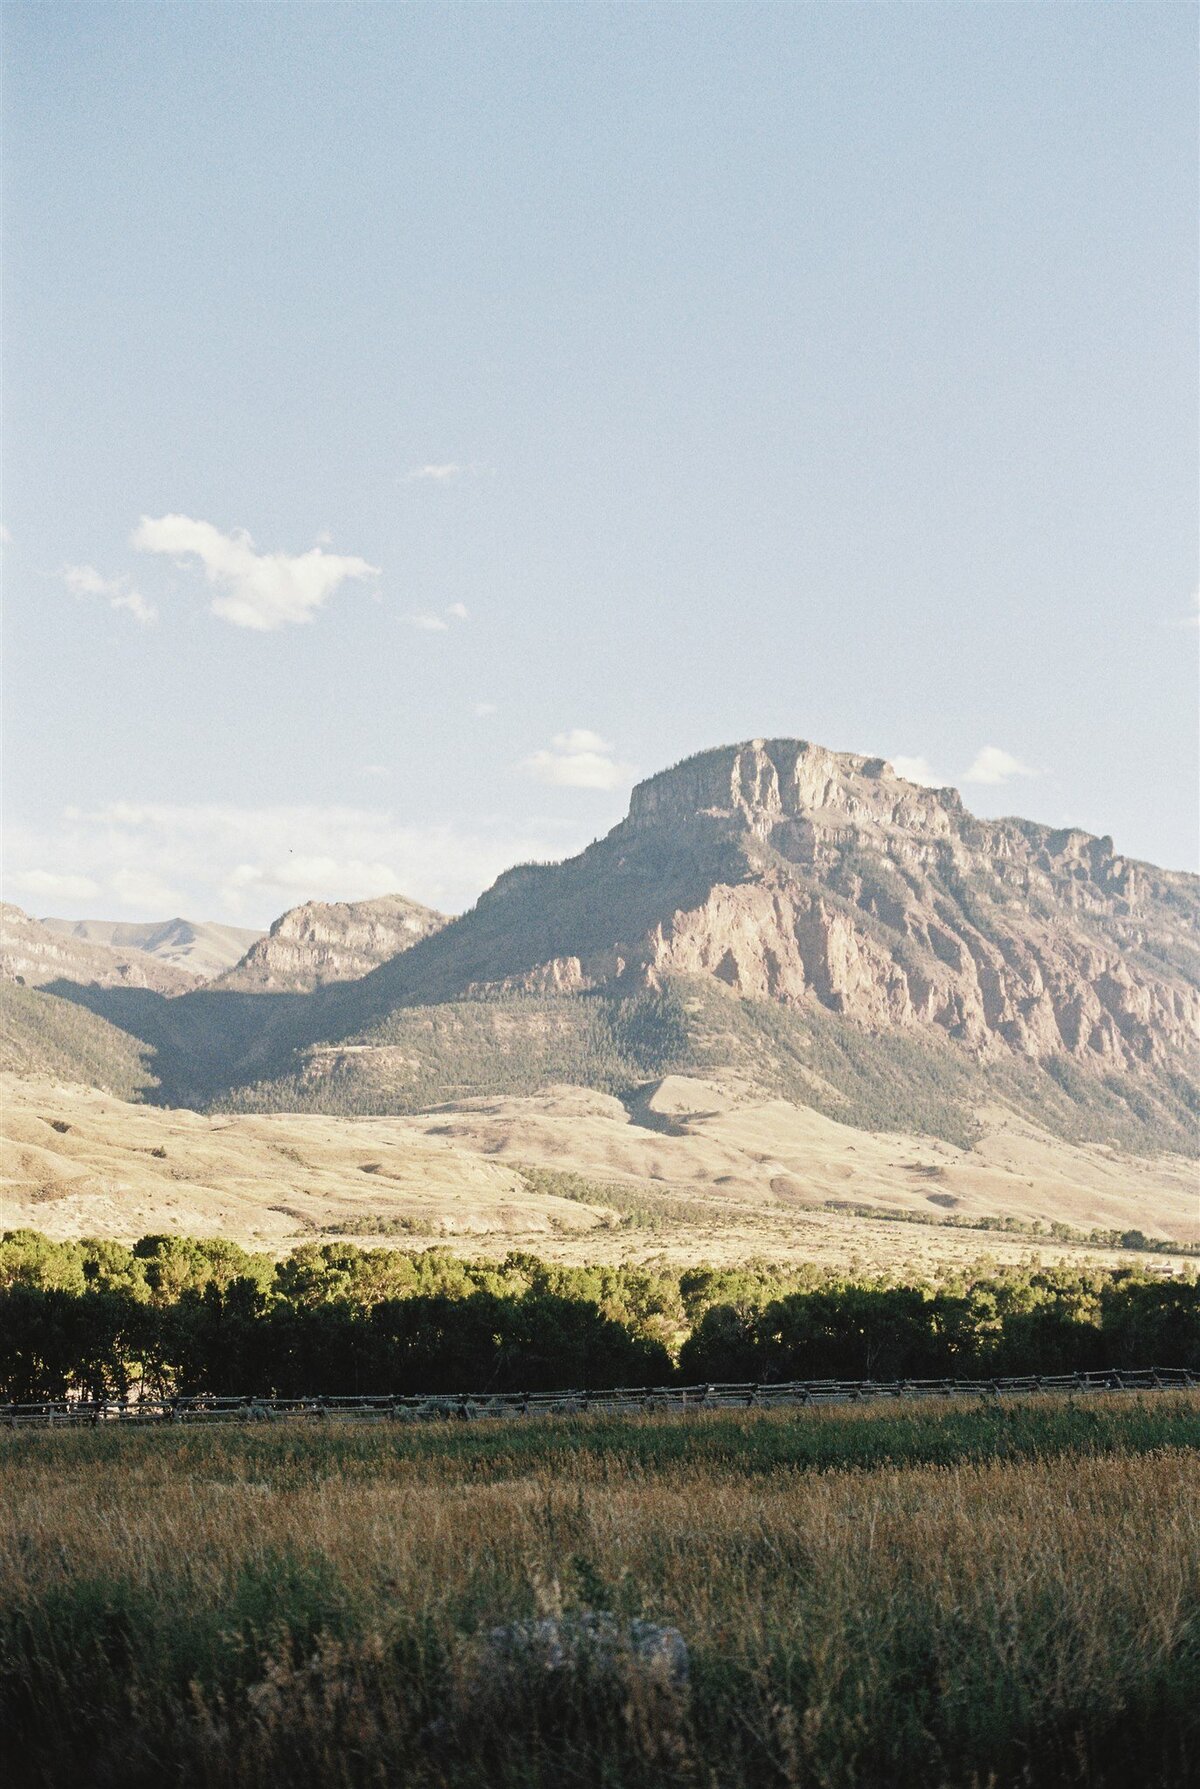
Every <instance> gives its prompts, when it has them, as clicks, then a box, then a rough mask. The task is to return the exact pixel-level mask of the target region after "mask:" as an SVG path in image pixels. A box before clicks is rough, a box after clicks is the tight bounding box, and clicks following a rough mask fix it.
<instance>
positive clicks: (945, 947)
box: [386, 740, 1200, 1072]
mask: <svg viewBox="0 0 1200 1789" xmlns="http://www.w3.org/2000/svg"><path fill="white" fill-rule="evenodd" d="M1198 919H1200V880H1198V879H1197V878H1196V877H1194V876H1188V875H1185V874H1182V873H1178V872H1171V871H1164V870H1157V869H1155V868H1153V867H1152V866H1151V865H1148V864H1142V863H1135V862H1133V861H1131V860H1130V859H1128V858H1126V857H1123V856H1121V855H1120V854H1119V853H1117V852H1116V851H1115V849H1114V847H1113V842H1112V840H1111V839H1108V838H1104V839H1097V838H1092V837H1091V836H1090V835H1088V834H1086V833H1083V832H1078V831H1071V830H1067V831H1055V830H1053V829H1052V828H1050V827H1046V826H1039V825H1036V824H1034V823H1033V822H1031V821H1027V820H1016V819H1005V820H993V821H985V820H977V819H975V818H974V816H972V815H971V814H969V813H968V812H967V811H966V809H965V808H964V807H963V805H962V802H961V800H960V798H959V796H958V794H957V792H956V791H955V790H953V789H927V788H922V787H919V786H917V785H916V784H913V783H910V782H906V781H905V780H904V779H903V778H901V777H899V776H897V775H896V774H895V772H894V771H893V770H892V768H891V766H890V765H888V764H886V763H885V762H884V761H883V760H881V759H878V758H862V757H856V756H852V755H851V754H849V753H837V752H831V751H826V750H824V749H823V748H821V747H820V746H814V745H810V744H808V743H806V742H803V741H798V740H771V741H763V740H753V741H750V742H749V743H747V744H745V745H739V746H733V747H729V748H726V749H724V750H720V751H714V752H707V753H704V754H703V755H701V756H699V757H695V758H691V759H688V760H686V761H685V762H684V763H683V764H680V765H678V766H676V768H675V769H673V770H669V771H664V772H663V773H661V774H660V775H658V776H655V777H652V778H650V780H649V781H647V782H645V783H642V784H640V785H639V786H638V787H637V788H636V789H635V790H634V792H633V797H632V801H631V804H630V810H629V814H628V817H627V818H626V819H625V820H624V821H623V822H622V823H621V824H620V825H619V826H618V827H616V828H615V829H614V831H613V832H611V833H610V834H609V835H608V837H607V838H605V839H602V840H600V841H599V842H598V843H597V844H595V845H593V846H591V847H590V848H589V849H588V850H587V851H585V852H584V853H583V854H582V855H581V856H580V857H577V858H573V859H571V860H569V861H568V862H566V863H563V864H554V865H546V866H525V867H523V868H520V869H516V870H511V871H509V872H508V873H507V875H504V876H501V877H500V879H499V881H498V882H497V883H496V884H495V885H494V887H493V888H492V889H490V890H489V891H488V893H487V894H485V895H484V896H483V898H482V899H481V900H480V901H479V903H478V905H477V906H476V908H475V909H474V910H473V911H472V912H471V913H470V914H468V915H466V916H465V917H464V918H463V919H461V920H459V921H458V922H457V923H456V924H455V925H453V926H452V927H450V928H448V929H447V930H446V931H444V932H443V933H442V934H441V935H440V936H439V937H438V938H437V939H436V940H434V941H432V942H431V943H430V944H427V945H426V946H425V947H424V949H422V950H421V951H419V952H417V953H415V954H414V955H413V956H412V957H410V958H408V959H406V960H405V961H404V962H400V963H395V964H393V965H391V967H390V968H389V970H388V971H386V979H387V985H388V987H389V990H390V991H391V992H392V993H393V994H394V995H397V996H401V997H404V998H413V997H414V996H419V997H421V998H423V999H428V998H431V997H432V998H436V999H445V998H447V997H449V996H452V995H456V994H463V993H468V992H475V991H479V990H481V989H484V988H489V989H510V990H518V989H519V990H520V991H522V992H551V991H553V992H578V991H580V990H583V989H591V988H598V987H613V986H618V985H619V986H624V987H632V986H650V987H657V986H661V985H662V984H663V983H664V982H665V981H666V980H667V979H669V978H671V977H675V976H680V975H686V976H694V975H701V976H706V977H712V978H714V979H715V980H717V981H719V982H721V983H722V984H723V985H724V986H725V987H727V988H729V989H731V990H732V991H733V992H735V993H737V994H740V995H743V996H747V997H750V998H753V999H758V1000H772V1001H776V1002H779V1003H781V1004H783V1005H785V1006H798V1007H805V1006H810V1007H817V1008H820V1009H822V1010H824V1011H825V1012H829V1013H833V1014H836V1015H838V1016H839V1017H842V1018H846V1019H849V1020H852V1021H854V1022H855V1023H856V1024H858V1025H860V1026H864V1027H867V1028H868V1029H871V1030H875V1031H889V1030H902V1031H903V1030H908V1031H917V1030H930V1031H932V1032H933V1033H935V1034H940V1035H942V1036H944V1037H947V1038H952V1039H954V1040H955V1041H956V1042H958V1043H961V1044H963V1045H964V1046H965V1047H966V1048H967V1049H968V1050H969V1051H970V1052H972V1053H973V1054H974V1055H975V1056H976V1057H977V1058H980V1059H982V1060H995V1059H997V1058H1003V1057H1005V1056H1008V1055H1016V1056H1019V1057H1024V1058H1027V1059H1031V1060H1034V1061H1044V1060H1047V1059H1049V1058H1052V1057H1055V1056H1059V1055H1063V1056H1066V1057H1068V1058H1069V1059H1071V1060H1072V1061H1073V1062H1075V1063H1077V1064H1078V1065H1079V1066H1080V1067H1081V1068H1084V1069H1087V1070H1092V1071H1096V1072H1104V1071H1106V1070H1108V1069H1110V1068H1117V1069H1123V1070H1124V1069H1128V1070H1138V1069H1141V1068H1144V1067H1147V1066H1154V1065H1165V1064H1167V1063H1169V1062H1170V1061H1172V1060H1173V1059H1174V1058H1175V1057H1176V1056H1177V1055H1178V1053H1179V1052H1180V1051H1182V1050H1184V1049H1185V1048H1186V1047H1187V1046H1189V1045H1195V1043H1196V1040H1197V1035H1198V1033H1200V937H1198V935H1197V921H1198Z"/></svg>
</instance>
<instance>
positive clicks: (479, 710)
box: [472, 702, 500, 720]
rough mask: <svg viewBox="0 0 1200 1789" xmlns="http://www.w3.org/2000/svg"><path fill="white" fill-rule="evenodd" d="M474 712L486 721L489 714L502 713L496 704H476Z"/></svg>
mask: <svg viewBox="0 0 1200 1789" xmlns="http://www.w3.org/2000/svg"><path fill="white" fill-rule="evenodd" d="M472 712H473V713H475V714H477V715H478V716H479V718H480V719H481V720H485V719H486V718H487V716H488V715H489V714H498V713H499V712H500V711H499V709H498V707H497V705H496V703H495V702H476V704H475V707H474V709H473V711H472Z"/></svg>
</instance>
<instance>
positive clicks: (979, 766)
mask: <svg viewBox="0 0 1200 1789" xmlns="http://www.w3.org/2000/svg"><path fill="white" fill-rule="evenodd" d="M1037 774H1038V773H1037V771H1036V770H1031V769H1030V768H1029V766H1028V764H1022V762H1021V760H1020V759H1019V758H1014V757H1013V755H1012V753H1011V752H1005V751H1002V750H1001V749H1000V747H999V746H998V745H985V746H981V747H980V749H979V751H978V752H976V754H975V757H974V759H973V761H972V763H971V765H970V767H969V768H968V769H966V770H964V771H963V773H962V781H963V782H964V783H986V784H989V785H991V786H992V787H999V785H1000V784H1001V783H1012V782H1016V781H1017V780H1018V778H1021V777H1031V776H1037Z"/></svg>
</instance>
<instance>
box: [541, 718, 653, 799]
mask: <svg viewBox="0 0 1200 1789" xmlns="http://www.w3.org/2000/svg"><path fill="white" fill-rule="evenodd" d="M550 744H551V749H550V750H549V751H546V750H543V751H540V752H534V753H533V754H532V756H531V757H528V758H526V759H524V761H523V762H522V764H521V769H522V770H524V771H525V772H526V774H527V775H529V776H531V777H534V778H536V780H537V781H538V782H539V783H549V784H551V785H553V786H554V787H556V788H559V789H617V788H620V786H621V784H622V783H627V782H629V781H630V780H631V778H632V776H633V771H632V770H631V769H630V767H629V765H628V764H619V763H617V761H616V760H615V759H614V757H613V755H612V754H613V747H612V746H611V745H610V744H609V743H608V741H607V740H606V739H602V738H601V737H600V735H599V733H593V732H591V731H590V730H589V729H588V728H587V727H573V728H572V729H571V730H570V731H569V732H567V733H556V734H555V735H554V738H553V739H552V740H551V742H550Z"/></svg>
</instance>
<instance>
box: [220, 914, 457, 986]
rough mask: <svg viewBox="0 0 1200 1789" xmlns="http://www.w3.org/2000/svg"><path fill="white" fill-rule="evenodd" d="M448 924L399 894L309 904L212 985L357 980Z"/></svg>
mask: <svg viewBox="0 0 1200 1789" xmlns="http://www.w3.org/2000/svg"><path fill="white" fill-rule="evenodd" d="M445 923H446V920H445V916H444V915H443V914H441V913H435V912H434V911H433V909H432V908H430V907H422V906H420V905H419V904H418V902H416V901H410V900H406V899H405V897H404V896H403V895H398V894H397V895H381V896H380V897H379V898H378V899H377V900H373V901H339V902H336V903H332V904H326V903H325V902H323V901H309V902H307V903H306V904H305V905H304V906H303V907H293V908H292V909H291V910H290V911H289V912H287V913H284V914H282V915H281V916H280V918H279V919H277V920H276V921H275V923H274V925H273V926H272V927H271V929H270V931H269V932H268V933H267V934H266V936H265V937H261V938H259V939H258V941H257V942H256V943H255V944H252V945H251V947H250V949H249V950H248V951H247V952H246V954H245V956H244V957H243V958H242V959H241V961H240V962H239V963H237V964H236V965H235V966H234V967H233V968H232V969H230V970H229V971H227V973H226V974H224V975H222V976H221V977H219V979H218V980H217V981H216V982H215V983H214V984H213V986H214V987H217V988H227V989H236V990H239V991H241V992H245V993H259V994H275V993H303V992H308V991H310V990H311V989H313V988H318V987H323V986H325V985H327V984H328V983H331V982H342V981H354V980H356V979H357V978H358V977H359V976H362V975H366V974H367V973H368V971H369V970H371V969H375V968H377V967H378V965H379V964H380V963H385V962H387V961H388V960H389V959H390V958H392V957H395V956H398V955H399V954H400V953H401V952H402V951H406V950H409V949H411V947H412V946H413V945H414V944H418V943H419V942H420V941H421V939H422V938H428V937H430V936H431V935H432V934H433V933H434V932H436V931H439V930H440V929H441V927H442V926H444V925H445Z"/></svg>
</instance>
